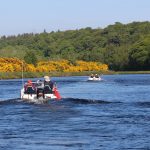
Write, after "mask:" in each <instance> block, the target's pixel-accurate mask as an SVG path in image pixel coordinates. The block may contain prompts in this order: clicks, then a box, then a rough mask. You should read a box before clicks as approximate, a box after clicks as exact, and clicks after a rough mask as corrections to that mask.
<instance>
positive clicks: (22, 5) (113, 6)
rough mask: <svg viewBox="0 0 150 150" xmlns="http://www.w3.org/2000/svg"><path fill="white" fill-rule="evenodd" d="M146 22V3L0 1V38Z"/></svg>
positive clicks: (149, 5)
mask: <svg viewBox="0 0 150 150" xmlns="http://www.w3.org/2000/svg"><path fill="white" fill-rule="evenodd" d="M133 21H150V0H0V36H2V35H14V34H15V35H16V34H19V33H20V34H22V33H31V32H34V33H39V32H42V31H43V30H44V29H46V31H47V32H50V31H52V30H53V31H57V30H58V29H59V30H70V29H79V28H85V27H92V28H98V27H101V28H104V27H106V26H107V25H109V24H114V22H122V23H129V22H133Z"/></svg>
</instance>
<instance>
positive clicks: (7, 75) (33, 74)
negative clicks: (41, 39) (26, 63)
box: [0, 71, 150, 80]
mask: <svg viewBox="0 0 150 150" xmlns="http://www.w3.org/2000/svg"><path fill="white" fill-rule="evenodd" d="M92 73H93V74H96V73H97V74H99V75H102V74H108V75H109V74H150V71H117V72H114V71H83V72H24V73H23V77H24V78H38V77H39V78H40V77H43V76H45V75H48V76H51V77H59V76H89V75H90V74H92ZM19 78H22V73H21V72H3V73H0V80H2V79H19Z"/></svg>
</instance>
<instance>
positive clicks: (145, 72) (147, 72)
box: [114, 71, 150, 74]
mask: <svg viewBox="0 0 150 150" xmlns="http://www.w3.org/2000/svg"><path fill="white" fill-rule="evenodd" d="M114 74H150V71H117V72H114Z"/></svg>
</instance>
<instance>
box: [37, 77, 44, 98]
mask: <svg viewBox="0 0 150 150" xmlns="http://www.w3.org/2000/svg"><path fill="white" fill-rule="evenodd" d="M43 88H44V84H43V82H42V81H41V80H37V82H36V89H37V98H39V97H43V98H44V89H43Z"/></svg>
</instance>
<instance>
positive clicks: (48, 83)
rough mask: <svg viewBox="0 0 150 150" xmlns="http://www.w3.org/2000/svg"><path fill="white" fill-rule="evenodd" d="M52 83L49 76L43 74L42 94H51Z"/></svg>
mask: <svg viewBox="0 0 150 150" xmlns="http://www.w3.org/2000/svg"><path fill="white" fill-rule="evenodd" d="M53 88H54V83H53V82H52V81H51V79H50V77H49V76H44V94H52V93H53Z"/></svg>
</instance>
